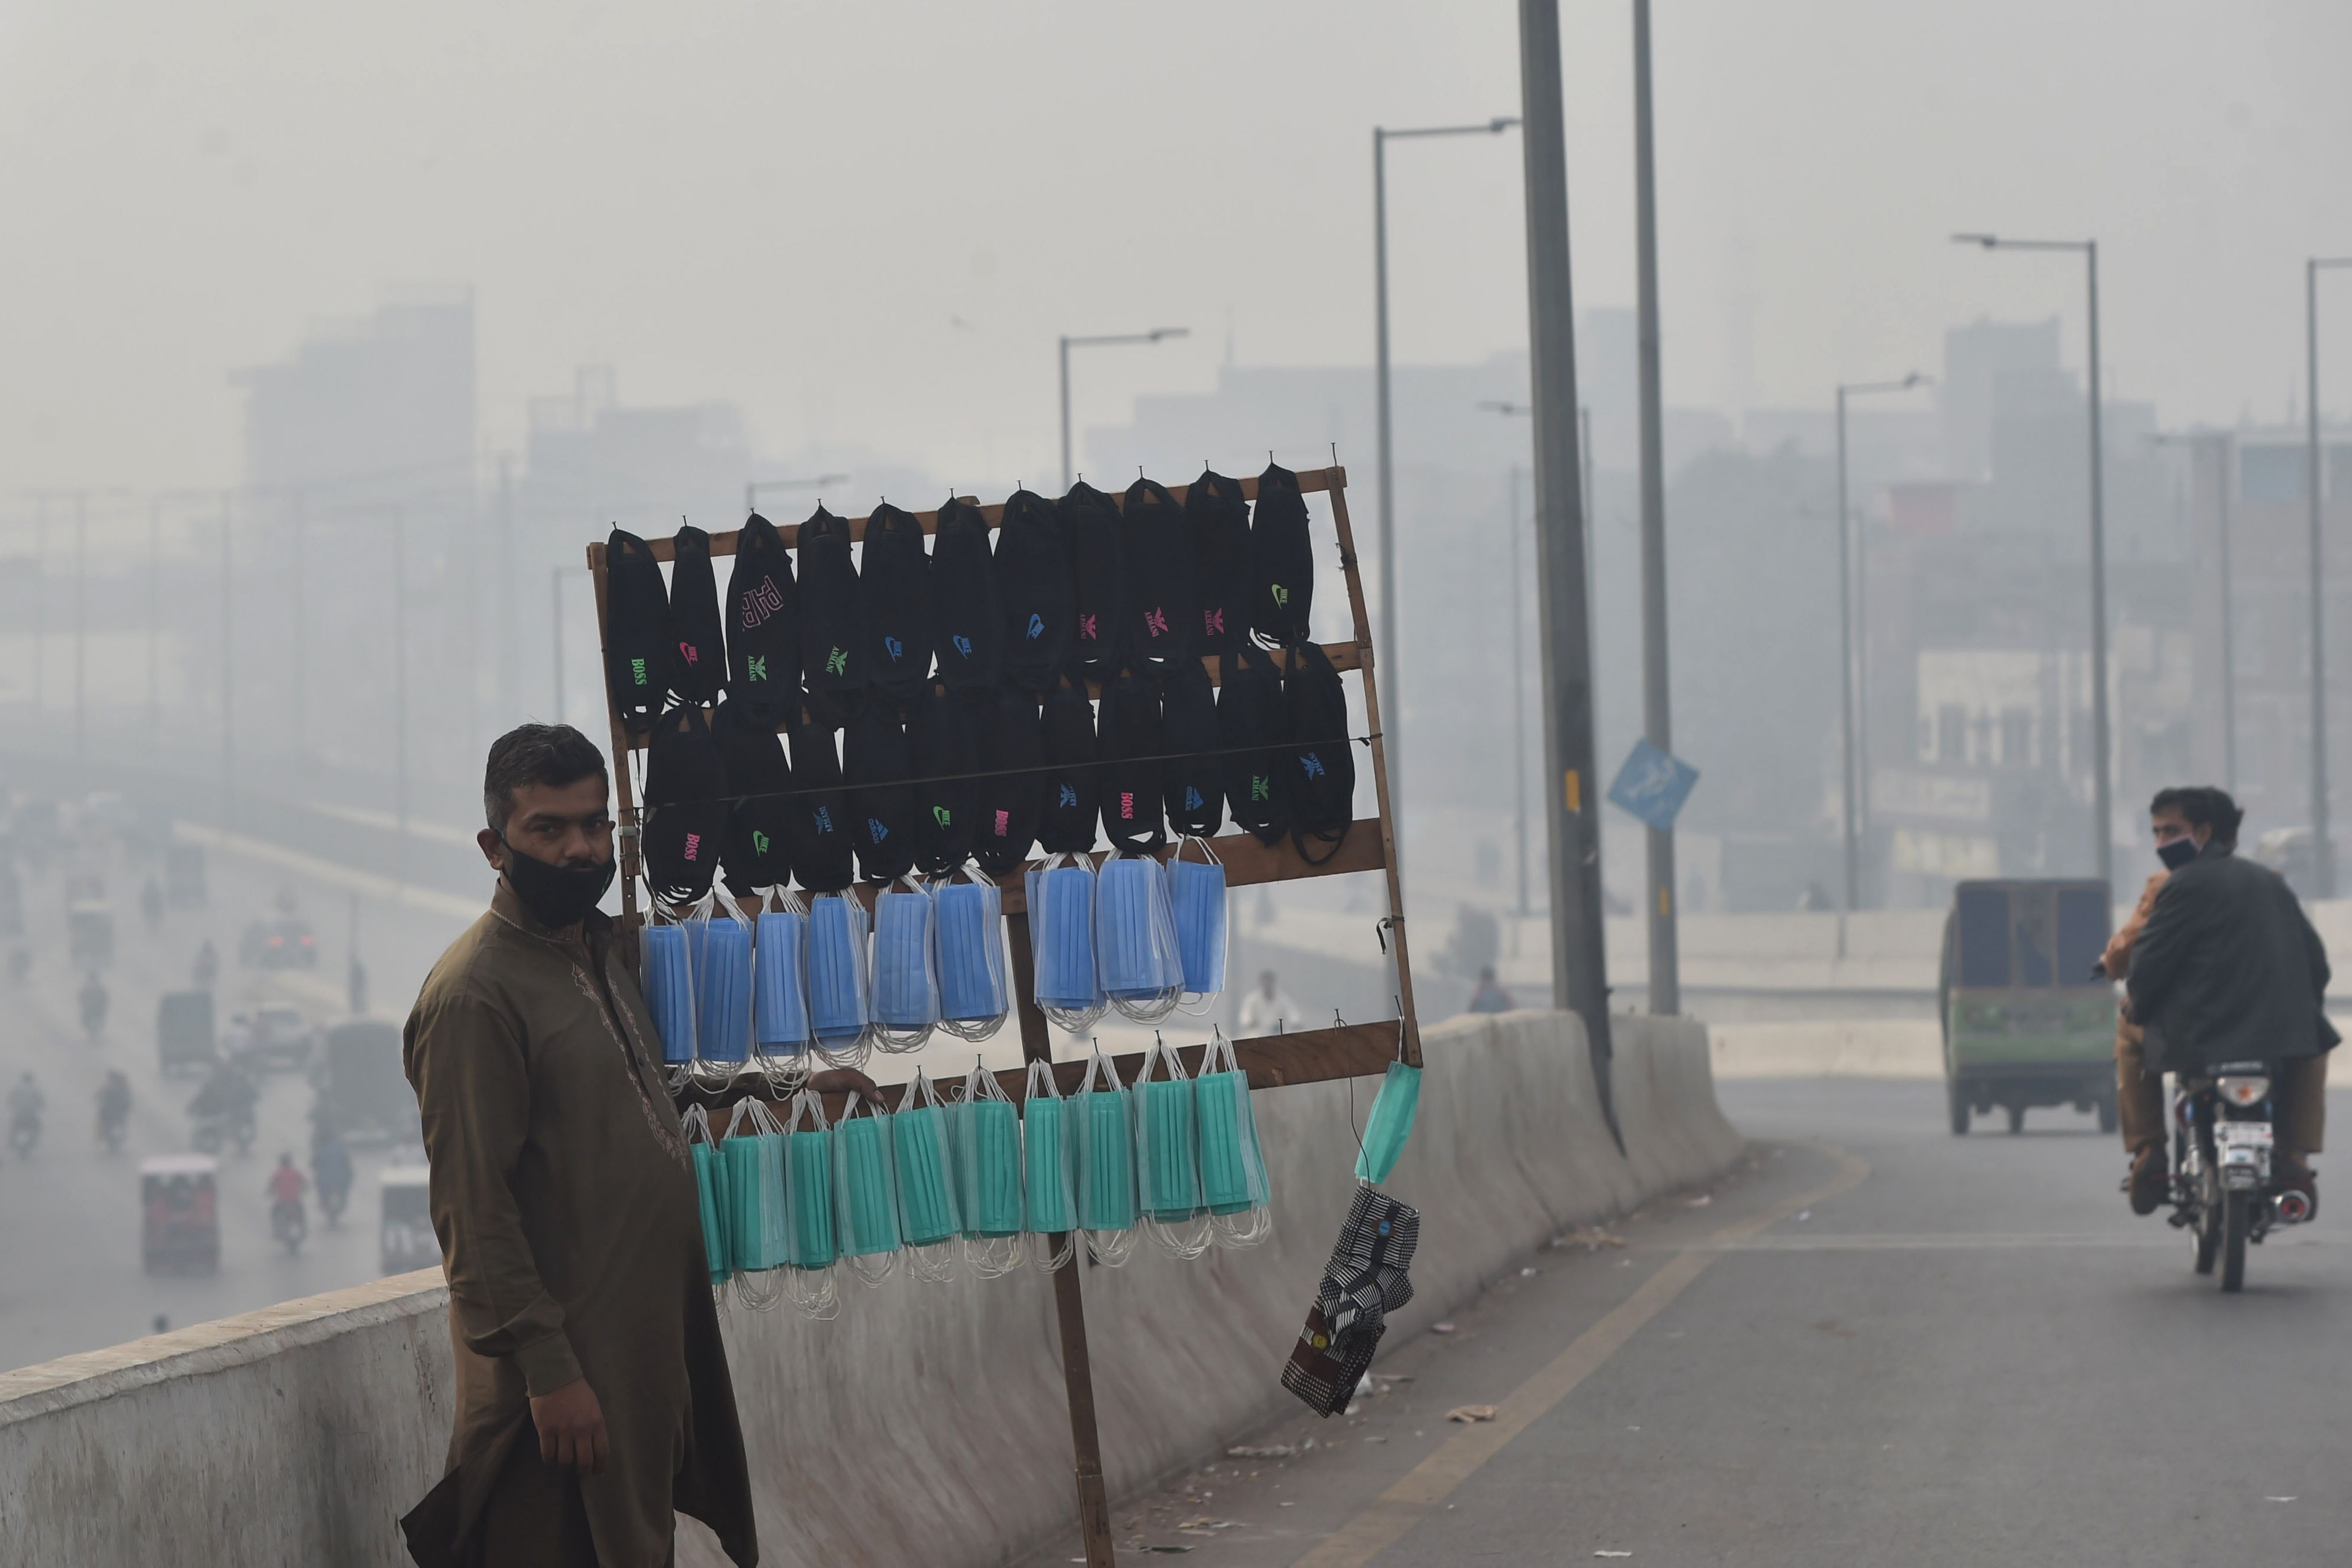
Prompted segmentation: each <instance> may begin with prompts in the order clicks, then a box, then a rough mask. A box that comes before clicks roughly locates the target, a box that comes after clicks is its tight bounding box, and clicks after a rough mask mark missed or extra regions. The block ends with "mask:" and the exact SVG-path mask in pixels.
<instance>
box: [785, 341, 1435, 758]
mask: <svg viewBox="0 0 2352 1568" xmlns="http://www.w3.org/2000/svg"><path fill="white" fill-rule="evenodd" d="M1190 336H1192V329H1191V328H1189V327H1154V328H1152V329H1151V330H1150V331H1148V332H1101V333H1097V334H1095V335H1093V336H1089V337H1072V336H1070V335H1069V334H1067V333H1064V334H1063V336H1062V338H1061V340H1060V342H1061V355H1062V489H1064V490H1067V489H1069V488H1070V485H1071V483H1072V481H1073V480H1074V479H1076V475H1075V474H1074V473H1072V471H1071V468H1070V351H1071V350H1072V349H1091V348H1103V347H1107V346H1108V345H1109V344H1112V343H1156V342H1161V341H1162V340H1164V339H1168V338H1184V337H1190ZM818 482H819V483H823V481H822V480H820V481H818ZM750 499H751V494H750V491H749V490H746V492H745V494H744V500H750ZM1389 773H1390V776H1391V777H1393V776H1395V773H1396V766H1395V759H1394V758H1393V757H1391V759H1390V766H1389Z"/></svg>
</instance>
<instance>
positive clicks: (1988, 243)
mask: <svg viewBox="0 0 2352 1568" xmlns="http://www.w3.org/2000/svg"><path fill="white" fill-rule="evenodd" d="M1952 243H1953V244H1954V245H1981V246H1983V247H1985V248H1986V249H1987V250H1990V249H1992V248H1993V247H1995V246H1998V245H1999V244H2000V237H1999V236H1997V235H1990V234H1956V235H1954V236H1952Z"/></svg>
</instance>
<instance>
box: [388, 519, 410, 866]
mask: <svg viewBox="0 0 2352 1568" xmlns="http://www.w3.org/2000/svg"><path fill="white" fill-rule="evenodd" d="M407 582H408V514H407V511H406V510H405V509H404V508H401V507H397V506H395V507H394V508H393V509H392V735H393V770H392V816H393V821H394V825H395V826H396V827H397V828H398V831H399V834H400V848H401V865H402V867H403V868H404V872H405V868H406V866H407V863H408V593H407V587H406V584H407Z"/></svg>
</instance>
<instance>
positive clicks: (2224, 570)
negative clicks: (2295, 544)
mask: <svg viewBox="0 0 2352 1568" xmlns="http://www.w3.org/2000/svg"><path fill="white" fill-rule="evenodd" d="M2148 439H2149V440H2151V441H2154V442H2155V443H2156V444H2157V445H2158V446H2159V447H2190V448H2192V449H2196V450H2201V451H2206V452H2210V453H2211V454H2212V456H2213V473H2214V487H2215V506H2214V531H2215V534H2216V549H2215V552H2214V558H2215V559H2214V564H2215V566H2216V567H2217V568H2218V571H2217V574H2216V575H2217V576H2218V577H2219V579H2220V582H2219V584H2217V586H2218V588H2219V591H2220V596H2221V784H2222V787H2223V788H2225V789H2230V790H2235V789H2236V788H2237V787H2238V631H2237V623H2238V616H2237V606H2236V604H2235V603H2234V598H2233V595H2234V590H2232V588H2231V585H2230V479H2231V475H2230V469H2231V467H2232V465H2231V461H2230V457H2231V449H2232V447H2234V446H2235V445H2236V440H2235V437H2232V436H2231V434H2230V432H2228V431H2227V430H2196V431H2191V432H2189V434H2187V435H2184V436H2169V435H2167V434H2165V433H2164V432H2163V431H2160V430H2159V431H2158V432H2157V433H2156V434H2155V435H2153V436H2150V437H2148Z"/></svg>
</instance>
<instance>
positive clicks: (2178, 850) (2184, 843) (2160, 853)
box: [2156, 833, 2197, 871]
mask: <svg viewBox="0 0 2352 1568" xmlns="http://www.w3.org/2000/svg"><path fill="white" fill-rule="evenodd" d="M2156 858H2158V859H2159V860H2161V861H2163V862H2164V868H2165V869H2166V870H2168V871H2178V870H2179V869H2180V868H2182V867H2183V866H2186V865H2188V864H2189V862H2190V861H2191V860H2194V859H2196V858H2197V840H2195V839H2194V838H2191V837H2189V835H2187V834H2186V833H2184V834H2182V835H2181V836H2180V837H2178V838H2176V839H2173V840H2172V841H2171V842H2170V843H2168V844H2159V845H2158V846H2157V847H2156Z"/></svg>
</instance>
